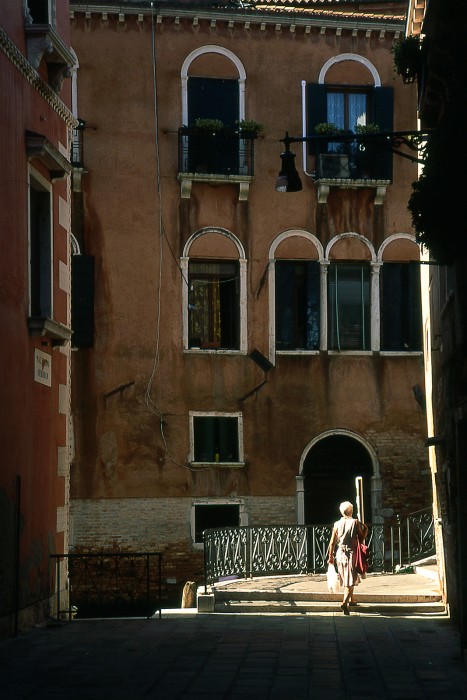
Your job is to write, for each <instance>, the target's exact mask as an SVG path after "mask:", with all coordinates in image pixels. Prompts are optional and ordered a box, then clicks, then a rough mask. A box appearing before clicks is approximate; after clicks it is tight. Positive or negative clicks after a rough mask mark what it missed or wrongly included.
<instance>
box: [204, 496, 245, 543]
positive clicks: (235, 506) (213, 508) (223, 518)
mask: <svg viewBox="0 0 467 700" xmlns="http://www.w3.org/2000/svg"><path fill="white" fill-rule="evenodd" d="M240 508H241V505H240V504H239V503H203V504H195V505H194V506H193V510H194V528H193V529H194V533H193V534H194V537H193V541H194V543H195V544H202V543H203V532H204V531H205V530H210V529H220V528H224V527H238V526H239V525H240Z"/></svg>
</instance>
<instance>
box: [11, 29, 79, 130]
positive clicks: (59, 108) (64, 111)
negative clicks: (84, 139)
mask: <svg viewBox="0 0 467 700" xmlns="http://www.w3.org/2000/svg"><path fill="white" fill-rule="evenodd" d="M0 49H1V50H2V51H3V53H4V54H5V56H7V58H8V59H9V60H10V61H11V63H12V64H13V65H14V66H15V67H16V68H17V69H18V70H19V72H20V73H21V75H22V76H23V77H24V78H25V79H26V80H27V81H28V83H30V85H31V86H32V87H33V88H34V89H35V90H37V92H38V93H39V95H41V97H43V99H44V100H45V101H46V102H47V103H48V104H49V105H50V106H51V107H52V109H53V110H54V111H55V112H56V113H57V114H58V115H59V116H60V117H61V118H62V119H63V121H64V122H65V123H66V125H67V126H68V127H70V128H73V127H76V126H77V124H78V121H77V119H75V117H74V116H73V114H72V113H71V111H70V110H69V109H68V107H67V106H66V104H65V103H64V102H62V100H61V99H60V98H59V97H58V96H57V93H56V92H55V91H54V90H53V89H52V88H51V87H50V86H49V85H47V83H46V82H45V81H44V80H42V78H41V77H40V75H39V74H38V72H37V71H36V70H35V69H34V68H33V67H32V66H31V64H30V63H29V61H28V60H27V59H26V57H25V56H24V55H23V54H22V53H21V51H20V50H19V49H18V47H17V46H16V45H15V44H14V43H13V42H12V41H11V39H10V37H9V36H8V34H7V33H6V32H5V30H4V29H2V28H1V27H0Z"/></svg>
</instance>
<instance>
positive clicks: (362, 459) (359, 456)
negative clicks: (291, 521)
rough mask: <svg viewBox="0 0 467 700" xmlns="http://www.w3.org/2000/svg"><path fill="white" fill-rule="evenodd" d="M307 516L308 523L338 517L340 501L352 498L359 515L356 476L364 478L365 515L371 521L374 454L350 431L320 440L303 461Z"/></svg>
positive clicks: (351, 500)
mask: <svg viewBox="0 0 467 700" xmlns="http://www.w3.org/2000/svg"><path fill="white" fill-rule="evenodd" d="M302 476H303V477H304V510H305V513H304V516H305V523H306V524H307V525H312V524H317V523H319V524H324V523H333V522H334V521H336V520H338V518H339V517H340V515H339V510H338V507H339V503H341V502H342V501H350V502H351V503H353V504H354V508H355V515H356V503H357V499H356V489H355V479H356V477H357V476H361V477H362V483H363V497H364V498H363V500H364V517H365V520H366V522H371V520H372V512H371V477H372V476H373V459H372V455H371V454H370V452H369V451H368V449H367V448H366V447H365V445H364V444H363V443H362V442H361V441H360V440H358V439H356V437H352V436H351V435H349V434H344V433H333V434H328V435H326V436H324V437H323V438H322V439H318V440H317V441H316V442H315V443H314V444H312V446H311V448H310V449H309V451H308V454H307V455H306V458H305V461H304V463H303V469H302Z"/></svg>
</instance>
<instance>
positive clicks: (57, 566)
mask: <svg viewBox="0 0 467 700" xmlns="http://www.w3.org/2000/svg"><path fill="white" fill-rule="evenodd" d="M55 578H56V580H57V620H60V608H61V603H60V557H58V556H56V557H55Z"/></svg>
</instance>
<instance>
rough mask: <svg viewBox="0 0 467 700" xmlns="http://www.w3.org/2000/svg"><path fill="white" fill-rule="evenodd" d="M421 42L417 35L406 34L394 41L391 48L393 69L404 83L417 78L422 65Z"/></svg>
mask: <svg viewBox="0 0 467 700" xmlns="http://www.w3.org/2000/svg"><path fill="white" fill-rule="evenodd" d="M422 46H423V44H422V42H421V41H420V37H418V36H408V37H405V38H404V39H399V41H396V42H395V43H394V44H393V46H392V49H391V53H392V55H393V59H394V70H395V72H396V73H397V74H398V75H400V76H401V78H402V80H403V81H404V83H413V82H414V81H415V80H417V77H418V75H419V74H420V70H421V67H422V57H423V55H422Z"/></svg>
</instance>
